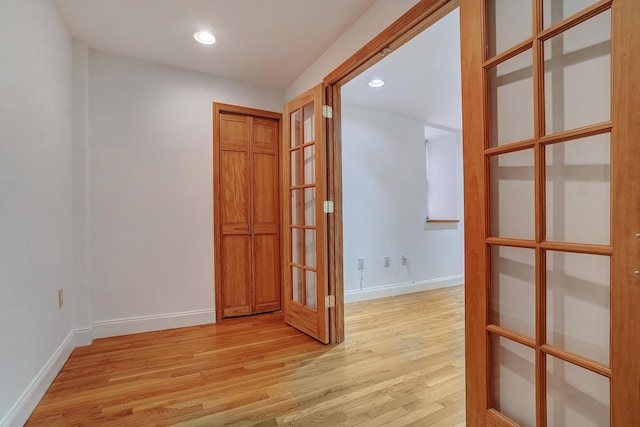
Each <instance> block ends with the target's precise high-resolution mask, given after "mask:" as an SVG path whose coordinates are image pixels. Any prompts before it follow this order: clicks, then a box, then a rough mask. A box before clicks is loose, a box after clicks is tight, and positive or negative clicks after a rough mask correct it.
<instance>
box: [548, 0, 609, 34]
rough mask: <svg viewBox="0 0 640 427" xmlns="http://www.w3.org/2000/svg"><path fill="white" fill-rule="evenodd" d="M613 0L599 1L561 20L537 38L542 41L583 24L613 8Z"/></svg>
mask: <svg viewBox="0 0 640 427" xmlns="http://www.w3.org/2000/svg"><path fill="white" fill-rule="evenodd" d="M612 3H613V0H601V1H599V2H598V3H596V4H594V5H592V6H590V7H588V8H586V9H584V10H583V11H581V12H578V13H576V14H574V15H572V16H570V17H568V18H567V19H565V20H563V21H560V22H559V23H557V24H555V25H553V26H551V27H549V28H547V29H546V30H543V31H541V32H540V33H539V34H538V35H537V36H536V38H537V39H538V40H540V41H545V40H549V39H551V38H553V37H555V36H557V35H559V34H562V33H564V32H565V31H567V30H569V29H571V28H573V27H575V26H578V25H580V24H582V23H583V22H585V21H588V20H589V19H591V18H593V17H594V16H596V15H599V14H601V13H602V12H604V11H605V10H608V9H610V8H611V4H612Z"/></svg>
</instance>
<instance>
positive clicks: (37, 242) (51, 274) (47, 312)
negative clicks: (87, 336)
mask: <svg viewBox="0 0 640 427" xmlns="http://www.w3.org/2000/svg"><path fill="white" fill-rule="evenodd" d="M0 61H1V63H2V67H1V71H0V94H2V96H1V98H0V153H1V154H0V236H1V237H0V425H4V424H5V423H8V422H10V421H12V420H13V421H14V422H15V423H16V424H21V423H22V422H24V419H23V416H24V414H25V413H26V414H28V413H29V412H30V411H31V409H32V408H33V406H29V405H31V404H33V405H35V402H37V400H38V399H39V396H35V400H29V397H30V396H31V395H32V394H33V393H34V392H35V391H34V388H33V386H34V382H36V381H37V379H38V378H39V379H41V380H42V379H43V375H44V376H46V375H45V374H46V373H45V372H44V371H43V367H45V366H46V365H47V364H49V363H51V361H52V355H54V354H56V353H57V352H58V351H59V350H60V348H62V347H65V346H64V345H63V343H64V342H65V341H66V339H67V338H68V337H69V333H70V331H71V316H72V310H71V307H72V304H71V303H70V302H71V300H72V299H73V298H71V300H70V299H67V301H66V302H65V304H64V306H63V307H62V308H61V309H59V308H58V289H60V288H62V289H64V290H65V294H66V296H67V297H68V298H69V297H71V295H72V294H73V292H72V223H71V222H72V214H71V203H72V202H71V179H72V177H71V38H70V36H69V34H68V33H67V31H66V29H65V27H64V25H63V24H62V22H61V20H60V18H59V16H58V14H57V12H56V10H55V8H54V7H53V5H52V4H51V3H50V2H49V1H24V0H2V1H0ZM51 379H52V377H51V378H48V379H45V380H44V381H45V382H46V381H47V380H49V381H50V380H51ZM46 385H48V384H46ZM46 385H45V387H46ZM41 391H43V390H41ZM36 393H37V392H36Z"/></svg>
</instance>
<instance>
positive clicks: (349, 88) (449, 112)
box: [342, 9, 462, 130]
mask: <svg viewBox="0 0 640 427" xmlns="http://www.w3.org/2000/svg"><path fill="white" fill-rule="evenodd" d="M374 78H379V79H382V80H384V81H385V85H384V86H382V87H380V88H371V87H369V86H368V84H367V83H368V82H369V81H370V80H371V79H374ZM460 84H461V74H460V20H459V14H458V9H456V10H454V11H453V12H451V13H450V14H448V15H447V16H446V17H444V18H443V19H441V20H440V21H438V22H437V23H435V24H434V25H432V26H431V27H429V28H428V29H427V30H425V31H423V32H422V33H421V34H420V35H418V36H417V37H415V38H414V39H412V40H411V41H409V42H408V43H407V44H405V45H404V46H402V47H400V48H399V49H398V50H397V51H395V52H392V53H391V54H390V55H389V56H387V57H386V58H384V59H383V60H382V61H380V62H378V63H377V64H375V65H374V66H373V67H371V68H370V69H369V70H367V71H365V72H364V73H362V74H361V75H360V76H358V77H356V78H355V79H353V80H352V81H350V82H349V83H348V84H346V85H345V86H343V88H342V102H344V103H350V104H355V105H360V106H365V107H368V108H373V109H376V110H380V111H387V112H391V113H395V114H398V115H401V116H405V117H411V118H415V119H417V120H420V121H423V122H425V123H430V124H432V125H436V126H440V127H444V128H451V129H457V130H459V129H461V128H462V97H461V87H460Z"/></svg>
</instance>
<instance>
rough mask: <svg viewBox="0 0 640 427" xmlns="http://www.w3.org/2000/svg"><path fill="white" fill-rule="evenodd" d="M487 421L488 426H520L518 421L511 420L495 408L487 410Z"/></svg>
mask: <svg viewBox="0 0 640 427" xmlns="http://www.w3.org/2000/svg"><path fill="white" fill-rule="evenodd" d="M486 422H487V425H488V426H492V427H493V426H495V427H520V426H519V424H518V423H516V422H514V421H512V420H510V419H509V418H508V417H506V416H505V415H504V414H503V413H501V412H499V411H496V410H495V409H489V410H488V411H487V417H486Z"/></svg>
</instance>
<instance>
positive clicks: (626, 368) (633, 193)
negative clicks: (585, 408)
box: [611, 0, 640, 426]
mask: <svg viewBox="0 0 640 427" xmlns="http://www.w3.org/2000/svg"><path fill="white" fill-rule="evenodd" d="M638 22H640V2H638V1H637V0H615V1H614V3H613V8H612V47H611V48H612V55H611V58H612V83H613V85H612V93H611V95H612V98H613V102H612V104H611V107H612V120H613V123H614V128H613V132H612V139H611V141H612V143H611V147H612V157H611V164H612V168H611V190H612V191H611V197H612V200H611V206H613V210H612V213H611V218H612V224H611V244H612V246H613V250H614V252H613V255H612V257H611V315H612V317H611V333H612V341H611V370H612V374H613V376H612V379H611V413H612V419H611V421H612V425H614V426H632V425H640V357H638V354H639V353H640V327H638V325H640V310H638V301H640V277H638V276H635V275H634V274H633V272H634V271H635V270H640V238H637V237H636V234H637V233H640V215H639V214H638V213H639V212H640V167H638V165H640V150H639V149H638V142H639V141H640V119H639V117H638V111H639V110H640V83H639V81H638V76H640V55H638V52H639V51H640V26H639V25H638Z"/></svg>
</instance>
